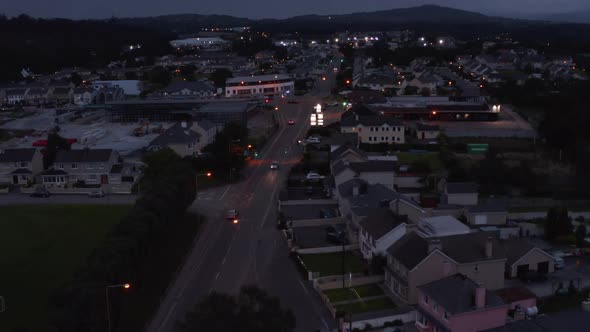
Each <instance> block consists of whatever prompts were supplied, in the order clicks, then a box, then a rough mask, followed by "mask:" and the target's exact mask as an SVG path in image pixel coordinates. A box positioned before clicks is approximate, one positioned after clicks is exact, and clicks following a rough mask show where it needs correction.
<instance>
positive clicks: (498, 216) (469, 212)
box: [465, 203, 508, 225]
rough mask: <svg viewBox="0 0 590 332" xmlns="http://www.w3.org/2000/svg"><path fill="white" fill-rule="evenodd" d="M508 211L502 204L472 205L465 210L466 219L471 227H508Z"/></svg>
mask: <svg viewBox="0 0 590 332" xmlns="http://www.w3.org/2000/svg"><path fill="white" fill-rule="evenodd" d="M507 216H508V210H506V207H505V206H504V205H502V204H497V203H496V204H478V205H470V206H467V208H466V209H465V217H466V218H467V223H468V224H470V225H506V217H507Z"/></svg>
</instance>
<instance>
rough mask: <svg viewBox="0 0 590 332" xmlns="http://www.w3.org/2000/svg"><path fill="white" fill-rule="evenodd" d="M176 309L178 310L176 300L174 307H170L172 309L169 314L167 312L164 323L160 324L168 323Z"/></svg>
mask: <svg viewBox="0 0 590 332" xmlns="http://www.w3.org/2000/svg"><path fill="white" fill-rule="evenodd" d="M174 310H176V302H174V304H173V305H172V307H170V310H168V314H166V318H164V321H163V322H162V325H160V326H164V325H166V323H167V322H168V320H169V319H170V316H172V313H173V312H174Z"/></svg>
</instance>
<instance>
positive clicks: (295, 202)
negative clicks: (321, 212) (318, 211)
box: [281, 199, 338, 206]
mask: <svg viewBox="0 0 590 332" xmlns="http://www.w3.org/2000/svg"><path fill="white" fill-rule="evenodd" d="M304 204H305V205H331V204H338V201H337V200H335V199H305V200H289V201H281V205H282V206H285V205H304Z"/></svg>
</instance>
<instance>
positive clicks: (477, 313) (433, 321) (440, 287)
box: [416, 274, 510, 332]
mask: <svg viewBox="0 0 590 332" xmlns="http://www.w3.org/2000/svg"><path fill="white" fill-rule="evenodd" d="M509 307H510V305H509V304H506V303H504V301H502V299H501V298H500V297H499V296H498V295H496V294H495V293H493V292H490V291H488V290H487V289H486V288H485V287H484V286H483V285H481V284H477V283H475V281H473V280H471V279H469V278H467V277H466V276H464V275H462V274H455V275H452V276H449V277H446V278H443V279H440V280H437V281H434V282H431V283H428V284H425V285H422V286H419V287H418V308H417V311H418V315H417V318H416V328H417V329H418V331H421V332H477V331H482V330H486V329H491V328H495V327H500V326H503V325H504V324H506V315H507V313H508V308H509Z"/></svg>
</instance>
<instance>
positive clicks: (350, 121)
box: [340, 113, 406, 144]
mask: <svg viewBox="0 0 590 332" xmlns="http://www.w3.org/2000/svg"><path fill="white" fill-rule="evenodd" d="M340 131H341V132H342V133H356V134H357V135H358V140H359V143H368V144H380V143H387V144H404V143H405V142H406V139H405V126H404V124H403V123H402V122H401V121H400V120H399V119H396V118H393V117H388V116H382V115H358V114H357V113H351V114H346V115H343V116H342V118H341V121H340Z"/></svg>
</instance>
